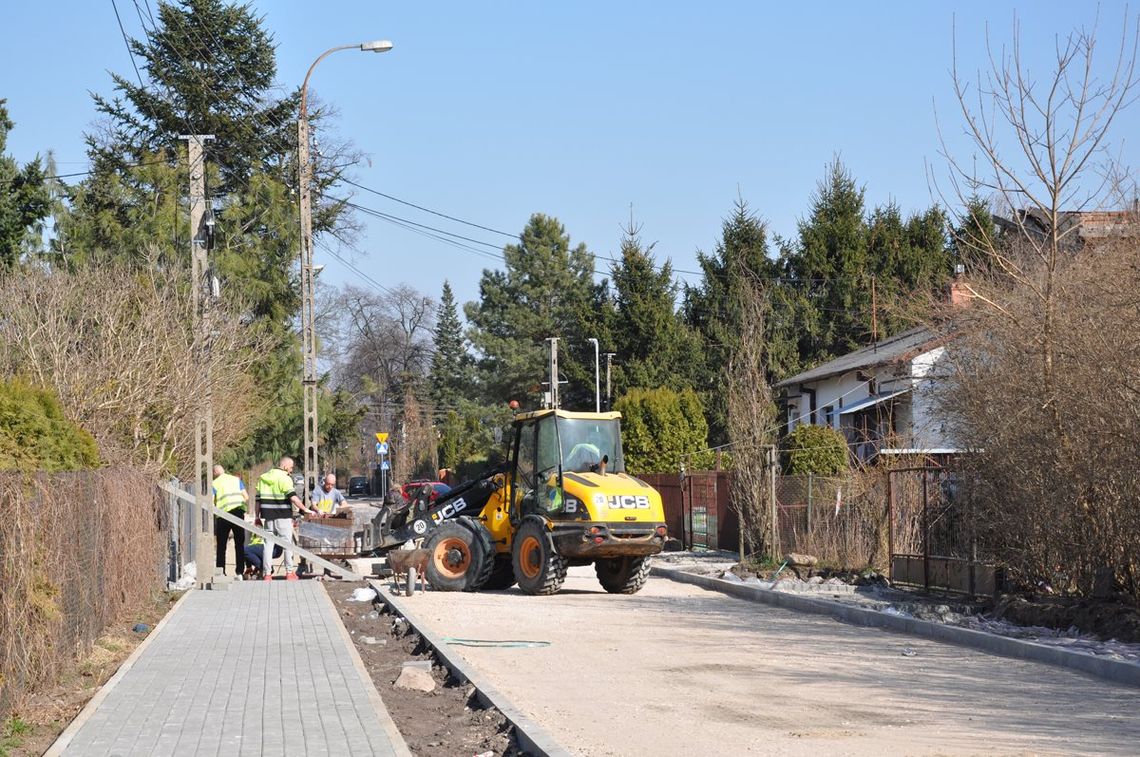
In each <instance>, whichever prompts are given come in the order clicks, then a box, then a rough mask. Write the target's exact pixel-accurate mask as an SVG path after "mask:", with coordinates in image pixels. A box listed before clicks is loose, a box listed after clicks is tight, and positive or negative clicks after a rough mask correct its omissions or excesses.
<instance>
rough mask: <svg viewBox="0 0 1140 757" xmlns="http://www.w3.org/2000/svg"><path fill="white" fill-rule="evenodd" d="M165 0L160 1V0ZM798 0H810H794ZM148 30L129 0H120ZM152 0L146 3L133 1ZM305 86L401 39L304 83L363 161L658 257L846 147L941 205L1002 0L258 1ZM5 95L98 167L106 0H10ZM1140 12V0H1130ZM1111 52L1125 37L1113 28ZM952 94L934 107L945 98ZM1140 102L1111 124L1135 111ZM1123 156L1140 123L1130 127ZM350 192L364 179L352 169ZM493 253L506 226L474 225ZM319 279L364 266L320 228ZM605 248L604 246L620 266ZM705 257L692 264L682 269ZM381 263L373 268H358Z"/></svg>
mask: <svg viewBox="0 0 1140 757" xmlns="http://www.w3.org/2000/svg"><path fill="white" fill-rule="evenodd" d="M152 2H153V0H152ZM793 5H794V7H793ZM118 6H119V11H120V13H121V14H122V19H123V23H124V25H125V27H126V29H127V32H128V34H131V35H133V36H141V26H140V21H139V17H138V15H137V13H136V10H135V7H136V6H135V4H134V3H133V2H132V0H118ZM139 6H141V7H143V8H145V4H144V3H143V2H142V0H140V2H139ZM255 7H256V8H257V9H258V11H259V12H260V13H262V14H263V15H264V16H265V26H266V28H267V29H268V30H269V31H270V32H271V33H272V35H273V36H274V38H275V40H276V42H277V44H278V65H279V71H278V74H279V80H280V82H281V83H282V84H285V85H288V86H290V87H292V86H296V84H298V83H299V82H300V81H301V80H302V78H303V77H304V74H305V70H306V69H307V68H308V66H309V64H310V63H311V62H312V61H313V59H314V58H315V57H316V56H317V55H318V54H320V53H321V52H322V51H323V50H325V49H327V48H328V47H331V46H333V45H337V44H344V43H351V42H361V41H365V40H369V39H375V38H388V39H391V40H392V41H393V42H394V43H395V49H394V50H393V51H392V52H389V53H386V54H383V55H373V54H362V53H359V52H353V51H348V52H343V53H338V54H336V55H334V56H332V57H330V58H329V59H327V60H326V61H325V62H323V63H322V64H321V66H320V67H319V68H318V69H317V71H316V73H315V74H314V75H313V80H312V84H311V88H312V91H314V92H315V93H316V94H317V95H318V96H319V97H320V98H321V99H322V100H323V101H325V102H326V103H328V104H331V105H334V106H335V107H336V108H337V109H338V110H339V111H340V118H339V121H338V123H337V129H338V131H339V133H340V135H341V136H342V137H345V138H348V139H351V140H352V141H353V142H354V143H355V144H356V145H357V146H358V147H359V148H360V149H361V150H362V151H363V152H364V153H365V154H366V155H367V156H368V158H369V162H368V163H366V164H364V165H361V166H360V167H359V168H358V169H357V171H356V173H355V179H356V180H357V181H359V182H360V183H361V184H364V185H367V186H370V187H374V188H376V189H379V190H381V191H383V192H386V193H388V194H391V195H394V196H397V197H400V198H403V199H406V200H409V201H411V202H414V203H416V204H419V205H423V206H426V207H429V208H432V209H436V210H439V211H441V212H444V213H447V214H450V215H453V216H457V217H460V218H463V219H467V220H470V221H473V222H476V223H479V224H481V225H483V226H487V227H491V228H494V229H499V230H503V231H506V232H510V233H517V232H518V231H519V230H521V228H522V227H523V225H524V224H525V222H526V220H527V218H528V217H529V215H530V214H531V213H534V212H543V213H547V214H549V215H554V216H557V217H558V218H559V219H560V220H561V221H562V222H563V223H564V224H565V225H566V228H567V230H568V232H569V233H570V235H571V237H572V240H573V241H574V242H579V241H581V242H585V243H586V244H587V246H588V247H589V248H590V249H591V250H592V251H593V252H595V253H596V254H598V255H600V256H609V255H613V254H615V252H616V250H617V248H618V244H619V240H620V235H621V232H620V228H621V226H622V225H623V224H624V223H626V222H627V221H628V219H629V216H630V205H631V204H632V206H633V213H634V217H635V219H636V221H637V222H638V223H639V224H641V225H642V227H643V231H642V236H643V238H644V239H645V240H646V241H652V242H656V243H657V246H656V249H655V251H656V254H657V255H658V257H659V258H661V259H664V258H665V257H669V258H671V259H672V260H673V262H674V265H675V266H677V267H679V268H682V269H693V268H694V267H695V262H694V258H695V254H696V251H697V250H698V249H701V250H706V251H708V250H711V249H712V248H713V247H714V245H715V243H716V239H717V236H718V233H719V229H720V224H721V220H722V219H723V218H724V217H725V216H726V215H727V214H728V213H729V211H730V210H731V208H732V204H733V202H734V200H735V199H736V197H737V194H738V193H739V194H740V195H741V196H742V197H743V198H744V199H745V200H746V201H747V202H748V203H749V204H750V206H751V207H752V208H753V209H754V210H755V211H756V212H758V213H759V214H760V215H761V216H762V217H763V218H764V219H766V220H767V221H768V223H769V225H770V228H771V230H772V231H773V232H774V233H776V234H780V235H784V236H790V235H793V234H794V233H795V229H796V222H797V220H798V218H799V217H800V216H801V215H802V214H803V213H805V212H806V210H807V208H808V203H809V197H810V195H811V193H812V191H813V189H814V187H815V185H816V182H818V181H819V179H820V178H821V177H822V176H823V174H824V169H825V165H826V164H827V163H828V162H829V161H830V160H831V159H832V158H833V156H835V155H839V156H840V157H841V159H842V160H843V162H844V163H845V164H846V165H847V166H848V168H849V169H850V170H851V171H852V172H853V174H854V175H855V176H856V178H857V179H858V180H859V181H860V182H861V183H862V184H864V185H865V187H866V190H867V201H868V206H869V207H870V206H874V205H877V204H881V203H885V202H887V201H888V200H894V201H895V202H897V203H898V204H899V205H900V206H901V207H902V208H903V209H904V211H912V210H919V209H922V208H925V207H928V206H929V205H930V204H931V203H932V202H934V201H935V200H936V199H937V198H935V197H932V190H931V187H930V184H929V181H928V168H929V169H930V170H931V171H933V173H934V175H935V176H937V177H938V178H943V177H945V175H946V173H947V169H946V166H945V160H944V159H943V158H942V157H941V155H940V145H939V136H938V125H939V124H938V122H939V121H940V122H941V128H942V131H943V134H944V135H945V136H946V138H947V141H948V144H949V146H950V149H951V150H952V151H953V152H955V154H956V155H958V156H959V157H962V158H963V159H965V160H966V161H967V162H968V161H969V160H970V155H971V152H972V150H971V148H970V147H969V146H968V145H967V144H966V142H965V141H964V140H963V139H962V137H961V131H962V129H961V124H962V119H961V116H960V114H959V113H958V111H957V110H956V105H955V103H954V100H953V91H952V88H951V80H950V67H951V64H952V41H951V30H952V25H954V24H956V28H957V45H958V62H959V68H960V69H961V70H964V71H976V70H977V69H978V68H979V67H981V66H984V65H985V62H986V61H985V37H986V33H987V28H988V31H989V34H990V36H991V39H993V40H994V41H995V43H996V44H997V45H1001V44H1003V43H1007V42H1008V40H1009V39H1010V37H1011V34H1012V30H1013V21H1014V14H1015V11H1017V10H1018V8H1019V5H1018V4H1015V3H1006V2H954V3H928V2H913V1H912V2H876V3H865V4H854V3H839V2H834V3H814V4H779V5H777V4H774V3H761V2H720V3H704V4H699V5H698V4H697V3H671V2H629V3H612V2H609V3H604V2H573V3H525V4H524V3H505V2H494V3H459V2H452V3H431V4H429V3H400V4H395V3H382V2H351V1H348V0H339V1H338V0H329V1H327V2H324V3H321V4H320V5H319V6H318V5H317V4H315V3H310V2H300V1H299V0H296V1H294V0H288V1H287V0H279V1H277V2H267V1H263V2H257V3H255ZM1020 8H1021V9H1022V10H1021V12H1020V13H1019V16H1020V22H1021V37H1022V41H1023V45H1024V49H1025V51H1026V57H1027V59H1028V61H1029V63H1030V65H1031V67H1032V68H1033V70H1035V71H1041V72H1042V73H1043V74H1044V73H1046V72H1047V71H1048V66H1049V63H1050V54H1051V53H1052V50H1053V42H1054V36H1055V35H1056V34H1067V33H1068V32H1069V31H1070V30H1072V29H1073V28H1074V27H1078V26H1085V27H1091V25H1092V24H1093V23H1094V22H1095V21H1096V17H1097V14H1098V6H1096V5H1094V4H1092V3H1079V2H1032V3H1028V2H1023V3H1021V4H1020ZM3 15H4V17H5V20H6V22H7V23H6V26H8V28H9V32H8V34H6V35H5V36H6V40H5V46H4V47H3V48H0V72H3V73H2V74H0V97H6V98H7V99H8V108H9V112H10V114H11V116H12V118H13V119H14V120H15V121H16V129H15V131H14V132H12V134H11V138H10V142H9V146H8V149H9V152H10V153H12V154H14V155H15V156H16V157H17V159H19V160H21V161H23V160H26V159H29V158H31V157H32V156H34V155H35V154H37V153H41V154H42V153H44V152H46V151H47V150H48V149H51V150H53V151H54V152H55V154H56V157H57V160H58V161H59V170H60V171H61V172H71V171H79V170H83V169H84V168H85V167H86V158H85V154H84V149H83V141H82V135H83V133H84V131H86V130H89V129H90V128H91V126H92V123H93V119H94V118H95V112H94V109H93V107H92V104H91V99H90V97H89V96H88V92H89V91H95V92H101V93H108V92H110V78H109V76H108V74H107V71H109V70H110V71H116V72H118V73H120V74H124V75H127V74H130V75H132V76H133V70H132V69H131V63H130V59H129V57H128V55H127V51H126V48H125V46H124V44H123V40H122V37H121V36H120V33H119V27H118V25H117V22H116V20H115V15H114V11H113V9H112V5H111V2H110V0H105V1H99V2H78V1H76V0H72V2H68V3H64V4H62V5H61V4H46V3H10V4H8V7H7V8H6V9H5V10H4V12H3ZM1099 17H1100V18H1099V23H1098V29H1099V36H1100V39H1101V43H1102V44H1103V45H1104V46H1105V47H1111V46H1112V45H1118V44H1119V41H1120V35H1121V32H1122V29H1123V27H1124V22H1125V6H1124V5H1123V4H1117V3H1101V4H1100V5H1099ZM1133 18H1135V17H1133ZM1105 53H1106V54H1107V57H1111V51H1110V50H1106V51H1105ZM936 107H937V112H938V118H937V119H936V116H935V109H936ZM1138 122H1140V113H1138V112H1137V111H1136V109H1135V108H1133V109H1132V110H1131V111H1129V112H1127V113H1126V114H1125V117H1124V118H1122V119H1121V120H1120V121H1119V122H1118V124H1117V127H1116V129H1115V134H1116V135H1117V136H1118V137H1120V136H1123V135H1126V134H1129V133H1135V132H1136V131H1137V126H1140V123H1138ZM1116 147H1117V148H1118V150H1119V152H1120V156H1121V157H1122V159H1123V161H1124V162H1125V163H1126V164H1132V165H1134V164H1135V163H1136V160H1135V159H1134V157H1135V156H1134V155H1133V153H1134V152H1135V149H1134V147H1133V145H1131V144H1128V143H1122V142H1120V141H1118V142H1117V143H1116ZM346 191H347V190H346ZM356 202H358V203H360V204H362V205H366V206H368V207H372V208H375V209H377V210H381V211H384V212H387V213H392V214H395V215H398V216H401V217H404V218H407V219H409V220H413V221H416V222H419V223H424V224H429V225H432V226H438V227H440V228H443V229H446V230H448V231H452V232H454V233H458V234H463V235H465V236H470V237H472V238H475V239H478V240H481V241H483V242H487V243H490V244H494V245H501V244H502V243H503V242H504V241H507V240H506V239H505V238H504V237H502V236H500V235H498V234H495V233H491V232H487V231H482V230H478V229H472V228H468V227H464V226H461V225H457V224H454V223H450V222H447V221H444V220H443V219H440V218H437V217H433V216H429V215H425V214H423V213H421V212H419V211H416V210H414V209H412V208H408V207H404V206H401V205H398V204H395V203H393V202H391V201H389V200H385V199H382V198H379V197H375V196H370V195H367V194H364V193H361V192H359V191H357V192H356ZM472 246H474V247H476V248H477V249H483V250H485V251H487V252H489V253H491V254H494V253H493V251H492V250H491V248H489V247H485V246H483V245H472ZM318 258H319V260H318V262H323V263H325V264H326V266H327V268H326V272H325V273H324V274H323V275H322V279H321V281H322V283H333V284H340V283H343V282H346V281H353V282H355V283H364V282H362V281H361V279H360V277H359V276H358V275H357V274H355V273H353V272H352V271H350V270H349V269H348V268H347V267H346V266H345V265H344V264H342V263H341V262H339V261H337V260H335V259H333V258H331V257H330V256H328V255H327V254H322V253H321V252H320V251H318ZM353 261H354V265H355V266H356V267H357V268H359V269H360V270H362V271H364V272H365V273H366V274H367V275H368V276H369V277H371V278H372V279H374V280H375V281H377V282H379V283H381V284H383V285H387V286H390V285H393V284H397V283H401V282H406V283H409V284H411V285H413V286H415V287H417V288H419V289H421V290H423V291H424V292H425V293H427V294H429V295H431V296H438V293H439V289H440V286H441V285H442V282H443V279H444V278H447V279H449V280H450V281H451V283H452V285H453V287H454V288H455V290H456V294H457V296H458V297H459V298H460V299H461V300H463V301H466V300H470V299H473V298H475V297H476V296H477V294H478V280H479V275H480V273H481V271H482V269H483V268H485V267H487V266H492V267H493V266H495V262H494V261H493V260H491V259H488V258H487V257H484V256H480V255H477V254H475V253H473V252H471V251H469V250H461V249H457V248H455V247H453V246H450V245H446V244H443V243H441V242H439V241H437V240H434V239H428V238H425V237H423V236H420V235H416V234H413V233H410V232H409V231H407V230H405V229H402V228H399V227H397V226H394V225H390V224H388V223H386V222H383V221H370V222H369V223H368V224H367V225H366V227H365V232H364V234H363V235H362V237H361V239H360V240H359V250H358V251H357V252H356V253H355V254H354V257H353ZM605 267H606V266H605V263H604V261H603V262H602V263H601V264H599V268H605ZM682 278H684V279H688V280H695V278H696V277H693V276H683V277H682ZM364 285H365V286H369V285H368V284H366V283H364Z"/></svg>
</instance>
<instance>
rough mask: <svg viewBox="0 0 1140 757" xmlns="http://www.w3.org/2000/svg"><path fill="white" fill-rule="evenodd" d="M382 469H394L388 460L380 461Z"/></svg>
mask: <svg viewBox="0 0 1140 757" xmlns="http://www.w3.org/2000/svg"><path fill="white" fill-rule="evenodd" d="M380 470H392V466H391V465H389V464H388V461H387V460H381V461H380Z"/></svg>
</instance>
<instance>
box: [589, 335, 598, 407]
mask: <svg viewBox="0 0 1140 757" xmlns="http://www.w3.org/2000/svg"><path fill="white" fill-rule="evenodd" d="M586 341H587V342H593V343H594V412H595V413H600V412H602V386H601V366H600V365H599V360H598V340H597V339H595V338H594V337H589V338H588V339H586Z"/></svg>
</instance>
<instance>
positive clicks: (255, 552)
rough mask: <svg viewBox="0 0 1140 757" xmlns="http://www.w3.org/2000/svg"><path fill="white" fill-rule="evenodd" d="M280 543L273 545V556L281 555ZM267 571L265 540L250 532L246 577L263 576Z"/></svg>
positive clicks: (274, 557) (247, 547) (247, 545)
mask: <svg viewBox="0 0 1140 757" xmlns="http://www.w3.org/2000/svg"><path fill="white" fill-rule="evenodd" d="M282 551H283V550H282V549H281V545H280V544H274V545H273V558H272V559H271V560H270V563H271V564H272V561H273V560H276V559H277V558H278V557H280V556H281V552H282ZM264 573H265V540H264V539H262V538H261V537H260V536H258V535H257V534H250V536H249V543H248V544H246V545H245V577H246V578H247V579H258V578H261V577H262V576H263V575H264Z"/></svg>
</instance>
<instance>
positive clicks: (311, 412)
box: [297, 39, 392, 498]
mask: <svg viewBox="0 0 1140 757" xmlns="http://www.w3.org/2000/svg"><path fill="white" fill-rule="evenodd" d="M353 48H357V49H359V50H362V51H364V52H375V53H384V52H388V51H389V50H391V49H392V43H391V42H389V41H388V40H386V39H383V40H376V41H374V42H364V43H362V44H360V45H341V46H339V47H333V48H329V49H328V50H325V51H324V52H323V53H321V56H320V57H319V58H317V59H316V60H315V61H313V65H311V66H309V70H308V72H307V73H306V74H305V81H304V83H303V84H301V110H300V113H299V114H298V116H297V191H298V194H299V197H298V204H299V205H300V212H301V353H302V354H301V358H302V373H301V385H302V391H303V394H304V404H305V418H304V423H305V459H304V461H303V463H302V469H303V470H304V473H305V497H306V498H307V497H308V496H309V492H311V491H312V490H313V489H314V488H315V487H316V483H317V482H316V476H317V472H318V470H317V334H316V313H315V305H314V302H315V297H314V292H313V278H314V276H315V274H316V271H315V270H314V269H313V214H312V205H311V201H312V197H311V195H310V185H311V184H312V166H311V165H310V164H309V112H308V107H307V106H308V94H309V77H310V76H312V75H313V69H314V68H316V67H317V64H318V63H320V62H321V61H322V60H324V59H325V58H327V57H328V56H330V55H332V54H333V53H335V52H337V51H339V50H349V49H353Z"/></svg>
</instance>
